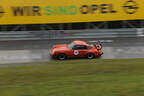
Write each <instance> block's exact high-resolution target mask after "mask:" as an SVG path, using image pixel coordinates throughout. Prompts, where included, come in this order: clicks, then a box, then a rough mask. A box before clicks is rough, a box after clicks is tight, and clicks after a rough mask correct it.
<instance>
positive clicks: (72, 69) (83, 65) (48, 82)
mask: <svg viewBox="0 0 144 96" xmlns="http://www.w3.org/2000/svg"><path fill="white" fill-rule="evenodd" d="M40 64H42V65H40V66H19V67H7V68H0V95H1V96H143V95H144V59H117V60H111V59H109V60H101V59H100V60H97V59H96V60H95V59H94V60H67V61H53V62H45V63H40Z"/></svg>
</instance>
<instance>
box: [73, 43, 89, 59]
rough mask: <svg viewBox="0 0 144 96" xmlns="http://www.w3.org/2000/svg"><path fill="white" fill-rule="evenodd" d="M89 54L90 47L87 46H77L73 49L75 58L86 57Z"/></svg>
mask: <svg viewBox="0 0 144 96" xmlns="http://www.w3.org/2000/svg"><path fill="white" fill-rule="evenodd" d="M87 52H88V47H87V46H85V45H75V46H74V47H73V48H72V54H73V57H84V56H85V55H86V54H87Z"/></svg>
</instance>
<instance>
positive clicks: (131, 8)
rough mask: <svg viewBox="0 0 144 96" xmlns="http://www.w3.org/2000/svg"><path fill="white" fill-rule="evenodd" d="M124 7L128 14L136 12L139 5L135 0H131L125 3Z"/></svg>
mask: <svg viewBox="0 0 144 96" xmlns="http://www.w3.org/2000/svg"><path fill="white" fill-rule="evenodd" d="M123 8H124V11H125V12H126V13H127V14H134V13H136V12H137V10H138V5H137V3H136V2H135V1H134V0H129V1H127V2H126V3H125V4H124V6H123Z"/></svg>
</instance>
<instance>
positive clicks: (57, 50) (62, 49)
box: [50, 40, 103, 60]
mask: <svg viewBox="0 0 144 96" xmlns="http://www.w3.org/2000/svg"><path fill="white" fill-rule="evenodd" d="M101 49H102V45H101V44H100V43H98V44H89V43H87V42H86V41H82V40H75V41H73V42H71V43H70V44H61V45H54V46H53V48H51V49H50V55H51V56H52V57H53V58H56V59H58V60H64V59H67V58H79V57H87V58H88V59H93V58H94V57H100V56H101V55H102V54H103V52H102V50H101Z"/></svg>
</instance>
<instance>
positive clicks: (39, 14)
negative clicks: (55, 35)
mask: <svg viewBox="0 0 144 96" xmlns="http://www.w3.org/2000/svg"><path fill="white" fill-rule="evenodd" d="M143 12H144V0H1V2H0V24H1V25H4V24H47V23H74V22H99V21H119V20H139V19H144V14H143Z"/></svg>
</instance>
